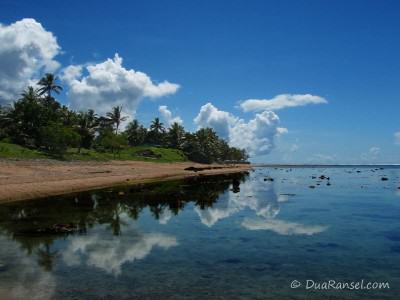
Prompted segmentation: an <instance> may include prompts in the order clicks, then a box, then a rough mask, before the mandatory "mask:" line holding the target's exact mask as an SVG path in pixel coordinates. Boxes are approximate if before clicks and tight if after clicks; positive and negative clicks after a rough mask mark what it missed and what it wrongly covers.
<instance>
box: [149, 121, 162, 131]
mask: <svg viewBox="0 0 400 300" xmlns="http://www.w3.org/2000/svg"><path fill="white" fill-rule="evenodd" d="M150 130H151V131H153V132H155V133H164V132H165V128H164V124H163V123H161V122H160V119H159V118H155V119H154V120H153V121H152V122H151V125H150Z"/></svg>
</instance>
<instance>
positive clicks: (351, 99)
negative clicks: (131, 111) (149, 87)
mask: <svg viewBox="0 0 400 300" xmlns="http://www.w3.org/2000/svg"><path fill="white" fill-rule="evenodd" d="M104 2H105V1H104ZM23 18H33V19H35V20H36V21H37V22H38V23H40V24H41V25H42V26H43V28H44V29H45V30H46V31H49V32H52V34H53V35H54V36H55V37H56V38H57V43H58V45H59V46H60V47H61V49H62V52H60V53H58V54H57V56H55V58H54V59H55V60H56V61H58V62H59V63H60V67H59V68H58V69H57V71H56V72H59V73H60V74H61V72H62V70H63V68H65V67H67V66H69V65H84V66H86V65H88V64H97V63H101V62H104V61H105V60H106V59H108V58H110V59H112V58H113V57H114V54H115V53H118V54H119V56H120V57H122V58H123V63H122V64H123V67H124V68H125V69H127V70H129V69H134V70H135V71H141V72H144V73H145V74H147V75H148V76H149V77H151V80H153V82H156V83H157V82H163V81H164V80H168V82H170V83H176V84H179V86H180V88H179V89H178V90H177V91H176V92H174V93H170V94H168V95H167V94H166V95H165V96H163V97H159V98H157V99H153V100H148V99H144V100H142V101H141V102H140V104H139V105H138V106H137V111H136V116H137V118H138V119H139V120H140V121H142V122H143V123H145V124H148V123H149V121H150V120H151V119H152V118H153V117H154V116H156V115H158V114H159V110H158V109H159V106H160V105H166V106H168V109H169V110H170V111H171V112H172V114H173V116H179V117H180V118H181V119H182V120H183V125H184V126H185V128H187V129H190V130H194V129H196V127H197V125H198V124H197V125H196V124H195V123H194V122H193V119H194V118H195V117H196V116H197V115H198V114H199V110H200V108H201V107H202V106H203V105H205V104H206V103H208V102H210V103H212V105H213V106H214V107H216V108H218V110H220V111H226V112H229V113H231V114H232V115H234V116H236V117H237V118H241V119H243V121H244V122H248V121H249V120H251V119H253V118H254V116H255V113H256V112H244V111H243V110H242V109H240V107H239V101H242V100H246V99H272V98H273V97H275V96H276V95H280V94H311V95H316V96H319V97H321V98H324V99H326V100H327V102H328V103H327V104H310V105H305V106H299V107H289V108H283V109H279V110H277V111H274V112H275V113H276V115H278V116H279V119H280V122H279V126H280V127H284V128H287V130H288V132H287V133H285V134H276V135H275V136H273V137H270V136H268V137H270V138H273V139H274V142H273V144H274V146H273V147H271V149H269V150H268V151H264V152H263V153H261V155H258V154H257V153H256V154H257V155H254V161H265V162H294V163H303V162H306V163H307V162H336V163H360V162H381V163H400V145H398V144H396V140H395V133H396V132H399V131H400V122H399V117H398V115H399V111H400V101H399V100H400V99H399V96H400V95H399V87H400V76H399V70H400V56H399V53H400V3H399V2H398V1H322V0H321V1H107V3H101V4H100V3H99V1H85V3H80V2H78V1H65V2H60V3H55V2H54V1H41V2H40V5H38V3H35V2H34V1H4V0H2V1H1V2H0V23H2V24H3V26H7V25H10V24H12V23H15V22H16V21H19V20H21V19H23ZM0 47H1V46H0ZM0 57H1V56H0ZM66 91H67V92H68V85H67V86H66ZM61 99H62V101H64V102H65V103H68V102H69V101H70V100H69V98H68V96H67V95H65V94H64V95H63V96H61ZM272 148H273V149H272ZM266 153H268V154H266Z"/></svg>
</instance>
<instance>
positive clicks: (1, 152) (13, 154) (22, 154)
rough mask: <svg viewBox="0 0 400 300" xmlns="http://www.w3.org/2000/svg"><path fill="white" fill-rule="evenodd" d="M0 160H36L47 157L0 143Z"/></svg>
mask: <svg viewBox="0 0 400 300" xmlns="http://www.w3.org/2000/svg"><path fill="white" fill-rule="evenodd" d="M0 158H20V159H38V158H47V155H46V154H44V153H43V152H40V151H38V150H31V149H28V148H25V147H22V146H20V145H16V144H10V143H4V142H0Z"/></svg>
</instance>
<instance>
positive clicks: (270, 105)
mask: <svg viewBox="0 0 400 300" xmlns="http://www.w3.org/2000/svg"><path fill="white" fill-rule="evenodd" d="M321 103H328V101H326V99H324V98H322V97H320V96H314V95H310V94H305V95H291V94H282V95H277V96H275V97H274V98H272V99H248V100H245V101H243V102H242V103H241V104H240V107H241V108H242V109H243V110H244V111H263V110H278V109H282V108H286V107H296V106H304V105H307V104H321Z"/></svg>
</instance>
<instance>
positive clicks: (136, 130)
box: [125, 120, 147, 146]
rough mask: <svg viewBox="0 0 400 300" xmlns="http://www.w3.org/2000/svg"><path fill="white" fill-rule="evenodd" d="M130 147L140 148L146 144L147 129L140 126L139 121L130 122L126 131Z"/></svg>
mask: <svg viewBox="0 0 400 300" xmlns="http://www.w3.org/2000/svg"><path fill="white" fill-rule="evenodd" d="M125 134H126V136H127V138H128V142H129V145H131V146H138V145H141V144H143V143H144V140H145V139H146V134H147V129H146V128H144V127H143V126H142V125H140V124H139V122H138V120H133V121H132V122H130V123H129V124H128V126H127V128H126V130H125Z"/></svg>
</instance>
